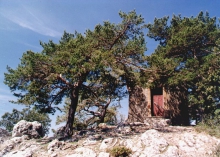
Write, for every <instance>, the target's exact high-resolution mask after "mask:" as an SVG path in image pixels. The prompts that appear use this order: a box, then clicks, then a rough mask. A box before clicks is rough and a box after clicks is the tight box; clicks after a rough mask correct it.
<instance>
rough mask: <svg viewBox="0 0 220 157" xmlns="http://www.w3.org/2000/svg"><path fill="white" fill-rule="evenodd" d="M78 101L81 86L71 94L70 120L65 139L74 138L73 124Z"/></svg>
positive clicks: (67, 124) (67, 123)
mask: <svg viewBox="0 0 220 157" xmlns="http://www.w3.org/2000/svg"><path fill="white" fill-rule="evenodd" d="M78 99H79V86H78V85H77V86H75V87H74V88H73V89H72V90H71V94H70V100H71V103H70V108H69V112H68V118H67V122H66V126H65V133H64V136H65V137H69V136H72V134H73V122H74V117H75V112H76V108H77V105H78Z"/></svg>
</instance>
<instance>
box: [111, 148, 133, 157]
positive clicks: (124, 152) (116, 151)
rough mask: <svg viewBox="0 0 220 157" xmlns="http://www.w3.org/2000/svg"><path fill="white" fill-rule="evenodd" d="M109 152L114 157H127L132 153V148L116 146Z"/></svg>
mask: <svg viewBox="0 0 220 157" xmlns="http://www.w3.org/2000/svg"><path fill="white" fill-rule="evenodd" d="M108 152H109V153H110V155H111V156H113V157H127V156H129V155H130V154H131V153H132V150H131V149H130V148H126V147H125V146H115V147H113V148H112V149H111V150H109V151H108Z"/></svg>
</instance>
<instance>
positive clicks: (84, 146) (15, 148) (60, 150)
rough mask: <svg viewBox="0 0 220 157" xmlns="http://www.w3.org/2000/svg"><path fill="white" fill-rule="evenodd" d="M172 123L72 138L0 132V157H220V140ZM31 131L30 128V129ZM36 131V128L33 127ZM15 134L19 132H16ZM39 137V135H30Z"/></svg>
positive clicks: (110, 129)
mask: <svg viewBox="0 0 220 157" xmlns="http://www.w3.org/2000/svg"><path fill="white" fill-rule="evenodd" d="M168 124H169V120H164V119H149V120H148V121H146V122H145V123H133V124H126V123H123V124H121V125H118V126H107V125H106V124H102V125H100V126H99V127H98V128H96V129H90V130H83V131H78V132H76V133H75V134H74V136H73V137H72V138H69V139H65V140H63V141H59V140H58V139H59V137H57V138H51V137H50V138H48V137H44V138H38V139H35V138H33V137H32V136H30V131H24V130H25V129H21V128H23V126H22V127H21V126H20V127H17V131H18V132H19V130H20V131H21V130H23V132H25V133H17V132H13V133H12V137H9V136H8V135H7V132H4V131H3V130H2V129H1V130H0V156H4V157H110V154H109V153H108V150H110V149H111V148H113V147H115V146H125V147H127V148H130V149H131V150H132V154H131V155H130V156H132V157H191V156H193V157H209V156H217V155H216V154H215V153H216V149H217V148H218V145H219V144H220V139H217V138H215V137H212V136H210V135H207V134H205V133H198V132H196V131H195V130H194V128H193V127H180V126H170V125H168ZM29 128H30V127H29ZM32 128H33V127H32ZM15 130H16V129H15ZM31 135H34V136H36V132H34V133H31Z"/></svg>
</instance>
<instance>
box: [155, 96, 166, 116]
mask: <svg viewBox="0 0 220 157" xmlns="http://www.w3.org/2000/svg"><path fill="white" fill-rule="evenodd" d="M153 112H154V116H163V113H164V108H163V95H153Z"/></svg>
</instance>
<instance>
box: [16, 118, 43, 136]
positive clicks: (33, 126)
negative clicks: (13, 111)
mask: <svg viewBox="0 0 220 157" xmlns="http://www.w3.org/2000/svg"><path fill="white" fill-rule="evenodd" d="M23 135H27V136H29V137H30V138H40V137H43V136H44V132H43V128H42V125H41V123H39V122H37V121H35V122H27V121H25V120H21V121H19V122H18V123H17V124H16V125H15V126H14V128H13V131H12V137H21V136H23Z"/></svg>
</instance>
